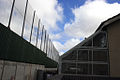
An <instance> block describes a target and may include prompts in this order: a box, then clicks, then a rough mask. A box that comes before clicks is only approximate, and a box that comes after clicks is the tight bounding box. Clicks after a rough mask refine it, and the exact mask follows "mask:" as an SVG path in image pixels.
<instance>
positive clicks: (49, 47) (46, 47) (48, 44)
mask: <svg viewBox="0 0 120 80" xmlns="http://www.w3.org/2000/svg"><path fill="white" fill-rule="evenodd" d="M14 7H15V0H13V3H12V8H11V12H10V17H9V22H8V28H9V29H10V24H11V20H12V15H13V9H14ZM27 8H28V0H26V4H25V11H24V17H23V24H22V32H21V37H22V38H23V35H24V29H25V22H26V14H27ZM35 15H36V11H34V14H33V18H32V25H31V32H30V38H29V42H30V43H31V38H32V35H33V27H34V22H35ZM40 28H41V30H42V33H41V42H40V49H41V50H42V51H44V52H45V53H46V54H47V56H48V57H50V58H52V59H54V60H57V61H58V56H59V52H58V51H57V50H56V48H55V46H54V45H53V43H52V41H51V39H50V38H49V35H48V34H47V31H46V30H45V27H44V25H43V26H42V27H41V26H40V19H39V21H38V27H37V36H36V43H35V46H36V47H37V45H38V40H39V36H40V34H39V32H40ZM44 32H45V33H44ZM43 37H44V39H43ZM42 47H43V49H42Z"/></svg>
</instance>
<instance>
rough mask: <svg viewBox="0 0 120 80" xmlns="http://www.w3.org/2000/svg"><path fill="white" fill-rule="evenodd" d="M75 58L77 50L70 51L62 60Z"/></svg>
mask: <svg viewBox="0 0 120 80" xmlns="http://www.w3.org/2000/svg"><path fill="white" fill-rule="evenodd" d="M76 59H77V51H72V52H71V53H70V54H69V55H67V56H66V57H64V58H63V60H76Z"/></svg>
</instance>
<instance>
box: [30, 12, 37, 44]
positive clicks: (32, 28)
mask: <svg viewBox="0 0 120 80" xmlns="http://www.w3.org/2000/svg"><path fill="white" fill-rule="evenodd" d="M35 12H36V11H34V14H33V21H32V27H31V33H30V43H31V38H32V32H33V26H34V20H35Z"/></svg>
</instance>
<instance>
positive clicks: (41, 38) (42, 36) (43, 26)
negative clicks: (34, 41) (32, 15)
mask: <svg viewBox="0 0 120 80" xmlns="http://www.w3.org/2000/svg"><path fill="white" fill-rule="evenodd" d="M43 30H44V25H43V27H42V35H41V44H40V49H41V50H42V40H43Z"/></svg>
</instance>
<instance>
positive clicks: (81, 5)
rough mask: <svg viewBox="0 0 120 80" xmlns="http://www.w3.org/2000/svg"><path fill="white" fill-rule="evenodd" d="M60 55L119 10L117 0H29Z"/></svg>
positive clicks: (119, 6) (118, 1) (119, 2)
mask: <svg viewBox="0 0 120 80" xmlns="http://www.w3.org/2000/svg"><path fill="white" fill-rule="evenodd" d="M29 2H30V4H31V6H32V7H33V9H35V10H36V12H37V15H38V17H39V18H40V19H41V22H42V23H43V24H44V25H45V29H46V30H47V31H48V33H49V34H50V38H51V39H52V42H53V44H54V45H55V47H56V48H57V50H58V51H59V54H60V55H62V54H64V53H65V52H66V51H68V50H69V49H71V48H72V47H74V46H75V45H77V44H78V43H80V42H81V41H83V40H84V39H85V37H86V38H87V37H89V36H90V35H91V34H93V33H94V31H95V30H96V29H97V28H98V26H99V25H100V23H101V22H103V21H105V20H107V19H108V18H110V17H113V16H115V15H117V14H119V13H120V0H29Z"/></svg>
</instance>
